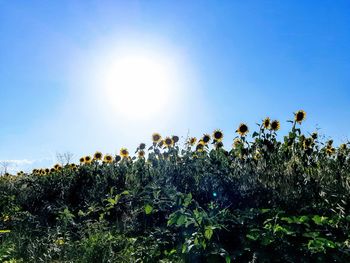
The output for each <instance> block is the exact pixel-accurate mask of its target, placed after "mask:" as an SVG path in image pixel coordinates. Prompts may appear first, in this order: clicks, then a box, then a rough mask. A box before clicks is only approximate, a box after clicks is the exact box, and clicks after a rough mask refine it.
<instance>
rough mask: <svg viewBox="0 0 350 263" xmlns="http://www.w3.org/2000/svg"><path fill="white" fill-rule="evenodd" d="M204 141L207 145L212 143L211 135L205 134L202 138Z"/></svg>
mask: <svg viewBox="0 0 350 263" xmlns="http://www.w3.org/2000/svg"><path fill="white" fill-rule="evenodd" d="M202 141H203V142H204V143H205V144H207V143H208V142H209V141H210V135H209V134H204V135H203V137H202Z"/></svg>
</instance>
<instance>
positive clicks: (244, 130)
mask: <svg viewBox="0 0 350 263" xmlns="http://www.w3.org/2000/svg"><path fill="white" fill-rule="evenodd" d="M236 132H238V133H239V135H241V136H245V135H246V134H247V133H248V132H249V129H248V126H247V125H246V124H244V123H241V124H240V125H239V127H238V129H237V130H236Z"/></svg>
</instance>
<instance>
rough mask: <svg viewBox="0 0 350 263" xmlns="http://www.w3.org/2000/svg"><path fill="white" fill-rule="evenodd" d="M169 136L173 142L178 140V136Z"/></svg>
mask: <svg viewBox="0 0 350 263" xmlns="http://www.w3.org/2000/svg"><path fill="white" fill-rule="evenodd" d="M171 138H172V139H173V142H174V143H177V142H178V141H179V136H176V135H173V136H172V137H171Z"/></svg>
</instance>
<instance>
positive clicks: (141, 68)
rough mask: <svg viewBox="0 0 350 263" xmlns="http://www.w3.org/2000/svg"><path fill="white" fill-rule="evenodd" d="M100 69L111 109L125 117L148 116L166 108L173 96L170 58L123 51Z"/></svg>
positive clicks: (140, 117)
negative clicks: (103, 69)
mask: <svg viewBox="0 0 350 263" xmlns="http://www.w3.org/2000/svg"><path fill="white" fill-rule="evenodd" d="M110 61H112V62H111V63H110V65H108V68H107V70H105V71H104V73H103V87H102V88H103V93H104V96H105V99H106V102H107V103H108V104H110V106H111V107H112V108H113V110H114V111H115V112H116V113H118V114H120V115H121V116H123V117H124V118H127V119H134V120H139V119H142V120H147V119H150V118H152V117H155V116H156V115H158V114H159V113H161V112H164V111H166V106H167V105H168V104H169V102H170V101H171V100H172V99H173V98H174V96H176V93H177V88H176V87H175V85H176V77H175V76H174V75H175V70H174V68H173V65H172V63H171V61H168V60H167V59H166V58H164V57H161V56H159V55H156V54H137V53H130V54H123V55H121V56H117V57H116V58H114V59H113V60H110Z"/></svg>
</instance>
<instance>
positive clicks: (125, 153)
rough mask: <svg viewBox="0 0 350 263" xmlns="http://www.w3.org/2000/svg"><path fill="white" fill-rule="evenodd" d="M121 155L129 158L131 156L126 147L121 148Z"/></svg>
mask: <svg viewBox="0 0 350 263" xmlns="http://www.w3.org/2000/svg"><path fill="white" fill-rule="evenodd" d="M120 156H121V157H123V158H127V157H128V156H129V152H128V150H127V149H126V148H121V149H120Z"/></svg>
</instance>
